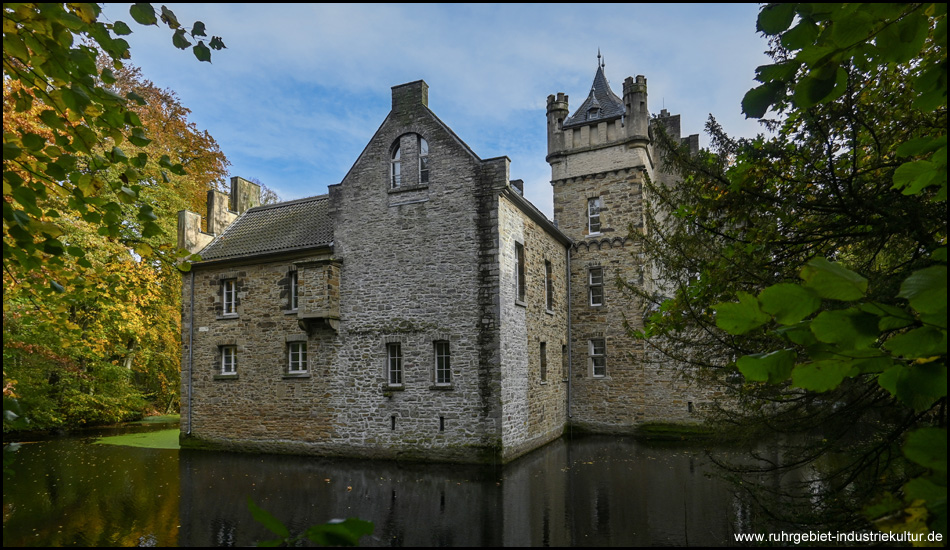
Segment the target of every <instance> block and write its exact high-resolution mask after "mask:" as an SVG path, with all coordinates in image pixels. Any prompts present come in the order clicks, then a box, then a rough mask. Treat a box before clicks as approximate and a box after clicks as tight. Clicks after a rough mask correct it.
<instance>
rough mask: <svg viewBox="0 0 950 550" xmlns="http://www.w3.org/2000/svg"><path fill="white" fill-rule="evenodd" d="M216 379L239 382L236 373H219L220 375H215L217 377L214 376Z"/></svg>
mask: <svg viewBox="0 0 950 550" xmlns="http://www.w3.org/2000/svg"><path fill="white" fill-rule="evenodd" d="M214 379H215V380H237V379H238V374H237V373H236V372H235V373H231V374H221V373H218V374H215V375H214Z"/></svg>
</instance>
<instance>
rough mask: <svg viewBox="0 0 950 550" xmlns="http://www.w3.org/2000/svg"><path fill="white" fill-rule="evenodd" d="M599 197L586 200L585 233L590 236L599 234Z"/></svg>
mask: <svg viewBox="0 0 950 550" xmlns="http://www.w3.org/2000/svg"><path fill="white" fill-rule="evenodd" d="M600 210H601V202H600V197H594V198H592V199H587V233H588V234H590V235H597V234H600Z"/></svg>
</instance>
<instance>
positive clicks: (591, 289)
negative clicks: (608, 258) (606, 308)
mask: <svg viewBox="0 0 950 550" xmlns="http://www.w3.org/2000/svg"><path fill="white" fill-rule="evenodd" d="M594 272H597V273H599V274H600V277H599V279H600V280H599V282H595V281H594ZM595 295H598V296H599V299H598V301H596V302H595ZM587 305H589V306H590V307H601V306H603V305H604V268H603V267H590V268H588V269H587Z"/></svg>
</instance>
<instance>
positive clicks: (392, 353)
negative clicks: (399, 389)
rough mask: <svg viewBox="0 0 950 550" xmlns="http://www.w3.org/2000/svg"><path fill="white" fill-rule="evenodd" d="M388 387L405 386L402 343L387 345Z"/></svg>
mask: <svg viewBox="0 0 950 550" xmlns="http://www.w3.org/2000/svg"><path fill="white" fill-rule="evenodd" d="M394 362H395V364H394ZM394 375H395V380H394V379H393V378H394ZM386 385H388V386H402V385H403V368H402V344H401V343H400V342H389V343H388V344H386Z"/></svg>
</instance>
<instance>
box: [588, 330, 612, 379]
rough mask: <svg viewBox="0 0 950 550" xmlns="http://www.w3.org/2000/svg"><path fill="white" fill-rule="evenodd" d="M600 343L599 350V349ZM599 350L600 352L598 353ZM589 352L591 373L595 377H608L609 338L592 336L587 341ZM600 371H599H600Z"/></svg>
mask: <svg viewBox="0 0 950 550" xmlns="http://www.w3.org/2000/svg"><path fill="white" fill-rule="evenodd" d="M598 344H599V350H598ZM598 351H599V352H600V353H598ZM587 353H588V357H589V358H590V374H591V376H592V377H593V378H606V377H607V339H606V338H591V339H590V340H588V341H587ZM598 371H599V372H598Z"/></svg>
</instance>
